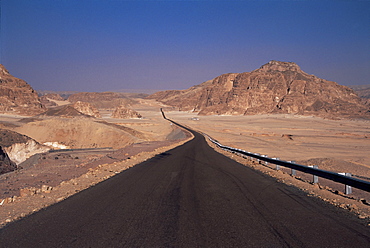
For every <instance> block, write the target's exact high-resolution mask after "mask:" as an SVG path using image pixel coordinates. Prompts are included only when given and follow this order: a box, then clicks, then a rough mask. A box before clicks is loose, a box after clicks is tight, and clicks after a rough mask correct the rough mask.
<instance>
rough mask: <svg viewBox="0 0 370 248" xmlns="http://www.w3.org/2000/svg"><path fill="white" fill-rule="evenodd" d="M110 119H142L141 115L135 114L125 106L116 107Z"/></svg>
mask: <svg viewBox="0 0 370 248" xmlns="http://www.w3.org/2000/svg"><path fill="white" fill-rule="evenodd" d="M112 118H117V119H140V118H142V116H141V114H139V113H138V112H136V111H135V110H132V109H128V108H126V107H125V106H123V105H122V106H119V107H117V108H116V109H115V110H114V112H113V113H112Z"/></svg>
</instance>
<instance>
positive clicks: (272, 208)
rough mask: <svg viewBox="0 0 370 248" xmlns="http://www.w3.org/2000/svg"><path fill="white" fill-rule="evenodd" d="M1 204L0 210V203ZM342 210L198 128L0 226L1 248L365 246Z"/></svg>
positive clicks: (368, 239)
mask: <svg viewBox="0 0 370 248" xmlns="http://www.w3.org/2000/svg"><path fill="white" fill-rule="evenodd" d="M0 211H1V209H0ZM369 244H370V227H367V226H365V225H364V223H362V222H360V221H359V220H357V219H356V218H355V217H354V216H352V215H350V214H349V213H347V212H345V211H343V210H341V209H338V208H335V207H333V206H331V205H328V204H325V203H323V202H321V201H320V200H318V199H316V198H313V197H308V196H306V195H305V194H304V193H303V192H301V191H299V190H298V189H296V188H294V187H291V186H286V185H284V184H281V183H278V182H276V181H275V180H274V179H272V178H270V177H268V176H266V175H264V174H262V173H260V172H258V171H254V170H253V169H250V168H248V167H245V166H243V165H241V164H238V163H237V162H235V161H233V160H231V159H229V158H227V157H225V156H223V155H221V154H219V153H217V152H215V151H214V150H213V149H212V148H210V147H209V146H208V145H207V143H206V142H205V140H204V138H203V136H201V135H200V134H197V133H195V138H194V139H193V140H192V141H190V142H188V143H186V144H184V145H182V146H180V147H177V148H175V149H173V150H170V151H168V152H166V153H163V154H160V155H158V156H156V157H154V158H152V159H150V160H148V161H146V162H143V163H141V164H139V165H137V166H135V167H133V168H130V169H128V170H126V171H124V172H122V173H120V174H118V175H117V176H115V177H113V178H111V179H109V180H107V181H105V182H102V183H100V184H98V185H96V186H94V187H92V188H90V189H88V190H85V191H82V192H80V193H78V194H76V195H74V196H73V197H71V198H69V199H67V200H65V201H63V202H60V203H58V204H56V205H54V206H51V207H49V208H47V209H45V210H43V211H40V212H38V213H36V214H33V215H31V216H29V217H27V218H24V219H22V220H20V221H18V222H15V223H12V224H10V225H8V226H6V227H5V228H3V229H1V230H0V247H352V248H353V247H369Z"/></svg>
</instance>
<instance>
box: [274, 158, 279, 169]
mask: <svg viewBox="0 0 370 248" xmlns="http://www.w3.org/2000/svg"><path fill="white" fill-rule="evenodd" d="M273 159H275V160H279V158H273ZM276 170H280V165H278V164H277V165H276Z"/></svg>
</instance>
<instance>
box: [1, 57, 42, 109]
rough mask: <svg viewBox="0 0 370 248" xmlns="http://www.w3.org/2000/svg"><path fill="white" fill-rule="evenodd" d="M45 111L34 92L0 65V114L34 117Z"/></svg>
mask: <svg viewBox="0 0 370 248" xmlns="http://www.w3.org/2000/svg"><path fill="white" fill-rule="evenodd" d="M45 110H46V109H45V107H44V106H43V105H42V104H41V102H40V99H39V97H38V95H37V93H36V91H34V90H33V89H32V87H31V86H30V85H29V84H27V83H26V82H25V81H23V80H22V79H19V78H16V77H14V76H12V75H10V74H9V71H8V70H7V69H5V67H4V66H3V65H1V64H0V112H2V113H16V114H22V115H35V114H39V113H41V112H43V111H45Z"/></svg>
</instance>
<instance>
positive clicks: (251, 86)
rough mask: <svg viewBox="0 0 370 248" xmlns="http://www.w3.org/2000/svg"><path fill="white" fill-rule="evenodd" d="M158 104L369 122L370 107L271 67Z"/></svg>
mask: <svg viewBox="0 0 370 248" xmlns="http://www.w3.org/2000/svg"><path fill="white" fill-rule="evenodd" d="M149 98H152V99H156V100H158V101H160V102H162V103H165V104H167V105H170V106H175V107H176V108H178V109H179V110H181V111H192V112H199V114H200V115H222V114H226V115H253V114H269V113H289V114H298V115H315V116H321V117H328V118H336V117H354V118H357V117H366V118H369V116H370V112H369V107H367V106H366V105H365V104H363V103H362V102H361V99H360V98H359V97H358V96H357V95H356V93H355V92H354V91H353V90H351V89H350V88H348V87H346V86H342V85H338V84H337V83H335V82H331V81H327V80H324V79H320V78H318V77H316V76H314V75H309V74H307V73H305V72H304V71H302V70H301V69H300V67H299V66H298V65H297V64H295V63H292V62H280V61H270V62H269V63H267V64H265V65H263V66H261V67H260V68H259V69H256V70H254V71H252V72H244V73H228V74H223V75H221V76H219V77H216V78H215V79H213V80H210V81H207V82H204V83H202V84H200V85H197V86H193V87H191V88H189V89H187V90H179V91H163V92H157V93H155V94H153V95H151V96H149Z"/></svg>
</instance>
